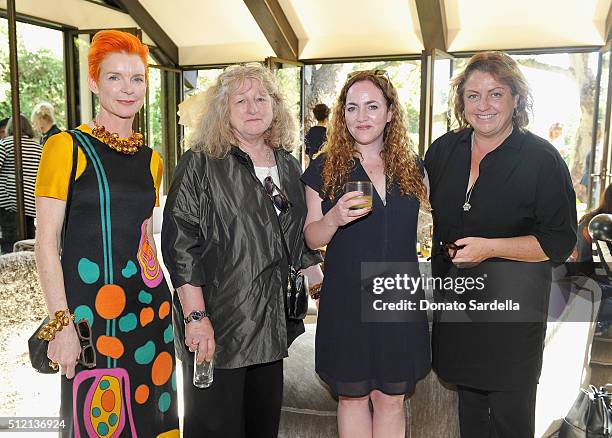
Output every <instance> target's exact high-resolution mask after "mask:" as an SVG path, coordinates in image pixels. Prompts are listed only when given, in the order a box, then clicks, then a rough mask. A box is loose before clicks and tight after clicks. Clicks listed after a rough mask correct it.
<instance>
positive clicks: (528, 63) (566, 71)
mask: <svg viewBox="0 0 612 438" xmlns="http://www.w3.org/2000/svg"><path fill="white" fill-rule="evenodd" d="M516 62H518V63H519V64H521V65H522V66H524V67H529V68H537V69H538V70H545V71H551V72H554V73H559V74H562V75H565V76H568V77H570V78H573V77H574V72H573V68H562V67H557V66H556V65H550V64H546V63H545V62H540V61H536V60H535V59H533V58H528V59H518V60H517V61H516Z"/></svg>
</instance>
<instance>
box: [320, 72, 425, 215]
mask: <svg viewBox="0 0 612 438" xmlns="http://www.w3.org/2000/svg"><path fill="white" fill-rule="evenodd" d="M360 81H370V82H372V83H373V84H374V85H375V86H376V87H377V88H379V89H380V91H382V93H383V96H384V97H385V100H386V102H387V108H388V109H389V110H390V111H392V113H393V116H392V117H391V121H390V122H389V123H387V126H386V127H385V133H384V143H383V150H382V152H381V155H382V158H383V162H384V165H385V177H386V179H387V191H389V189H390V188H391V186H392V185H393V183H395V184H396V185H397V187H398V188H399V191H400V193H401V194H402V195H404V196H414V197H415V198H416V199H418V200H419V201H420V202H421V206H422V207H424V208H428V206H429V202H428V199H427V188H426V187H425V183H424V182H423V176H422V175H421V170H420V168H419V164H418V157H417V155H416V153H415V152H414V150H413V146H412V142H411V141H410V138H409V137H408V134H407V132H408V130H407V128H406V123H405V118H404V113H403V111H402V107H401V104H400V102H399V98H398V96H397V91H396V89H395V87H394V86H393V84H392V83H391V81H390V80H389V78H388V77H387V76H386V73H385V74H383V72H381V71H376V70H366V71H362V72H358V73H356V74H354V75H353V76H351V77H349V79H347V81H346V83H345V84H344V86H343V87H342V91H340V95H339V96H338V100H337V101H336V104H335V105H334V109H333V113H332V118H331V124H330V127H329V131H328V135H327V143H325V145H324V146H323V149H322V151H321V153H326V154H327V157H326V159H325V165H324V166H323V172H322V177H323V187H322V191H323V194H324V195H325V196H327V197H329V198H332V199H333V198H335V197H337V196H338V195H339V194H340V193H341V192H342V188H343V186H344V184H345V183H346V181H347V179H348V175H349V173H350V172H351V171H352V170H353V169H354V168H355V166H356V165H357V160H358V157H357V155H358V154H359V153H358V152H357V149H356V148H355V139H354V138H353V136H352V135H351V133H350V132H349V130H348V127H347V126H346V119H345V117H344V106H345V103H346V94H347V93H348V90H349V88H351V86H352V85H353V84H355V83H356V82H360Z"/></svg>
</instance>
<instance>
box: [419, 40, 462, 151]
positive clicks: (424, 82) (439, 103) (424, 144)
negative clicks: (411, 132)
mask: <svg viewBox="0 0 612 438" xmlns="http://www.w3.org/2000/svg"><path fill="white" fill-rule="evenodd" d="M454 60H455V58H454V57H453V56H451V55H449V54H448V53H446V52H444V51H442V50H438V49H434V50H432V51H428V52H424V56H423V59H422V67H421V68H422V76H421V87H422V95H421V129H420V131H421V141H420V143H419V154H420V155H424V154H425V151H426V150H427V148H428V147H429V145H430V144H431V143H432V142H433V141H434V140H436V139H437V138H438V137H440V136H442V135H444V134H445V133H447V132H448V130H449V129H450V126H451V124H450V117H449V115H450V112H449V104H448V97H449V92H450V79H451V76H452V74H453V63H454Z"/></svg>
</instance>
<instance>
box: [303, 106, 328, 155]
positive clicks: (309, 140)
mask: <svg viewBox="0 0 612 438" xmlns="http://www.w3.org/2000/svg"><path fill="white" fill-rule="evenodd" d="M312 113H313V114H314V117H315V119H316V120H317V124H316V125H314V126H313V127H312V128H310V129H309V130H308V132H307V133H306V136H305V137H304V144H305V145H306V155H308V158H310V159H311V160H312V157H314V156H315V155H316V154H317V152H319V151H320V150H321V146H323V143H325V140H326V139H327V120H328V118H329V108H328V106H327V105H325V104H324V103H318V104H316V105H315V107H314V108H313V110H312Z"/></svg>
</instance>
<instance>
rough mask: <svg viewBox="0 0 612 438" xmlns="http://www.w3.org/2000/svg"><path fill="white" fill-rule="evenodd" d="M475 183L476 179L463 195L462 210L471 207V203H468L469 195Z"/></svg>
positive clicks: (468, 209)
mask: <svg viewBox="0 0 612 438" xmlns="http://www.w3.org/2000/svg"><path fill="white" fill-rule="evenodd" d="M475 185H476V181H474V184H472V186H471V187H470V188H469V190H468V191H467V193H466V195H465V202H464V203H463V211H470V208H472V205H471V204H470V197H471V196H472V191H473V190H474V186H475Z"/></svg>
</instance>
